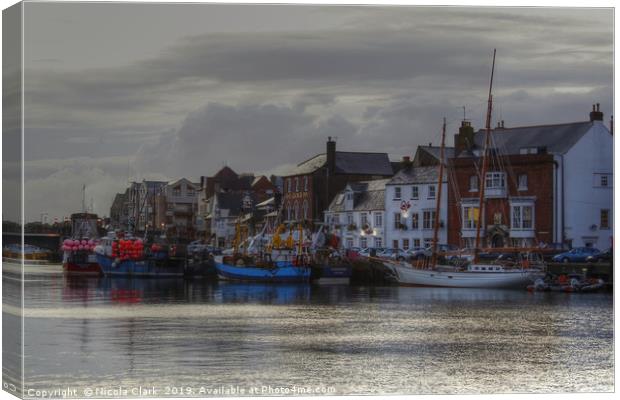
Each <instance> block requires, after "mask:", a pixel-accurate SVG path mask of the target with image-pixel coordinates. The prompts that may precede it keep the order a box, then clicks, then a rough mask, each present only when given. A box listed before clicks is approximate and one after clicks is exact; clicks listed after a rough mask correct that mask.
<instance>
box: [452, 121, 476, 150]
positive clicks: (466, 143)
mask: <svg viewBox="0 0 620 400" xmlns="http://www.w3.org/2000/svg"><path fill="white" fill-rule="evenodd" d="M473 144H474V128H473V127H472V126H471V122H470V121H468V120H466V119H464V120H463V121H461V127H460V128H459V133H458V134H456V135H454V154H455V155H458V154H459V153H460V152H462V151H463V150H469V149H471V147H472V146H473Z"/></svg>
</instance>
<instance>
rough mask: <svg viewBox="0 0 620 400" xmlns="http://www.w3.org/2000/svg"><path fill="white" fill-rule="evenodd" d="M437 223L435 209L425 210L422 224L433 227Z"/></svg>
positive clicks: (429, 227) (425, 226) (426, 227)
mask: <svg viewBox="0 0 620 400" xmlns="http://www.w3.org/2000/svg"><path fill="white" fill-rule="evenodd" d="M434 223H435V211H431V210H429V211H424V214H423V216H422V224H423V225H422V226H423V228H424V229H432V228H433V225H434Z"/></svg>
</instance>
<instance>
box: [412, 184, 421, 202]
mask: <svg viewBox="0 0 620 400" xmlns="http://www.w3.org/2000/svg"><path fill="white" fill-rule="evenodd" d="M418 198H419V193H418V187H417V186H412V187H411V200H417V199H418Z"/></svg>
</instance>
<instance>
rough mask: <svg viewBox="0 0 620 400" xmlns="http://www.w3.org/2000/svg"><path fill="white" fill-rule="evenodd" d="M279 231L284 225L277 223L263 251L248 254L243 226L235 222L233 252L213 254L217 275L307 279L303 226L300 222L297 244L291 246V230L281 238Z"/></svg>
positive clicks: (277, 280)
mask: <svg viewBox="0 0 620 400" xmlns="http://www.w3.org/2000/svg"><path fill="white" fill-rule="evenodd" d="M283 231H284V227H283V226H280V227H279V228H278V230H277V231H276V232H275V233H274V235H273V238H272V243H271V245H270V246H268V248H266V249H265V250H264V251H259V252H258V253H256V254H249V252H248V251H247V250H248V248H250V247H251V246H249V245H248V243H249V241H248V237H247V229H245V228H244V227H242V226H241V225H240V224H239V223H238V224H237V227H236V233H235V240H234V250H233V254H232V255H230V256H224V255H221V256H215V257H214V261H215V268H216V270H217V274H218V277H219V278H220V279H223V280H233V281H245V282H271V283H290V282H308V280H309V279H310V273H311V268H310V266H309V264H308V260H309V259H308V256H307V254H304V253H303V248H302V246H303V229H302V227H301V225H300V226H299V235H298V239H297V241H298V244H297V246H294V238H293V232H292V230H291V231H290V232H289V235H288V238H287V239H286V240H285V241H282V240H281V236H280V235H281V234H282V233H283ZM244 236H245V237H244ZM295 247H296V248H297V250H295Z"/></svg>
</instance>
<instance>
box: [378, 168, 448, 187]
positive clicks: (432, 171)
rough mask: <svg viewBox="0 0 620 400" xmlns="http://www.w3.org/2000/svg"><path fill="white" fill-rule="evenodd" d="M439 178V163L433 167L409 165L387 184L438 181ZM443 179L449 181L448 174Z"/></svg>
mask: <svg viewBox="0 0 620 400" xmlns="http://www.w3.org/2000/svg"><path fill="white" fill-rule="evenodd" d="M438 180H439V166H438V165H437V166H431V167H407V168H403V169H401V170H400V171H398V172H397V173H396V175H394V177H393V178H392V179H391V180H390V181H389V182H388V183H387V184H388V185H408V184H415V183H437V181H438ZM443 180H444V182H446V181H447V174H444V178H443Z"/></svg>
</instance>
